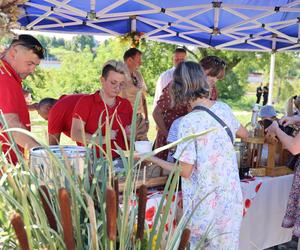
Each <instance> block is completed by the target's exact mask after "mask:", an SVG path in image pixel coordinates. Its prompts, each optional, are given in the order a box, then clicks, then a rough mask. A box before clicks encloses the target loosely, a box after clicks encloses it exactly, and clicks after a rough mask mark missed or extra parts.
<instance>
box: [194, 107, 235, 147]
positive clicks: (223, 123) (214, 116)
mask: <svg viewBox="0 0 300 250" xmlns="http://www.w3.org/2000/svg"><path fill="white" fill-rule="evenodd" d="M193 110H203V111H206V112H207V113H209V114H210V115H211V116H212V117H213V118H215V119H216V120H217V122H219V123H220V124H221V125H222V127H223V128H224V129H225V130H226V132H227V134H228V136H229V137H230V140H231V142H232V143H234V141H233V135H232V132H231V130H230V128H229V127H228V126H227V125H226V123H225V122H223V120H221V119H220V117H219V116H217V115H216V114H215V113H213V112H212V111H210V110H209V109H208V108H206V107H203V106H196V107H194V108H193Z"/></svg>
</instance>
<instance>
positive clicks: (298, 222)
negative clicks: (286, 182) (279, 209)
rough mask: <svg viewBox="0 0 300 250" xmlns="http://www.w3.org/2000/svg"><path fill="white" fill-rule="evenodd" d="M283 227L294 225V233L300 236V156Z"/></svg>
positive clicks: (296, 164)
mask: <svg viewBox="0 0 300 250" xmlns="http://www.w3.org/2000/svg"><path fill="white" fill-rule="evenodd" d="M282 227H284V228H291V227H293V235H295V236H296V237H297V238H300V157H298V159H297V162H296V163H295V175H294V179H293V184H292V189H291V192H290V195H289V200H288V204H287V208H286V212H285V216H284V218H283V222H282Z"/></svg>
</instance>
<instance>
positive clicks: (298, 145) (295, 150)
mask: <svg viewBox="0 0 300 250" xmlns="http://www.w3.org/2000/svg"><path fill="white" fill-rule="evenodd" d="M266 131H267V132H268V134H267V135H268V136H272V135H273V134H274V133H275V134H276V136H277V137H278V139H279V140H280V141H281V143H282V145H283V146H284V147H285V148H286V149H287V150H288V151H290V152H291V153H292V154H293V155H296V154H299V153H300V133H298V134H297V136H296V137H292V136H289V135H287V134H286V133H284V132H283V131H282V130H281V129H280V128H279V126H278V123H277V122H276V121H274V122H273V123H272V124H271V125H270V126H269V127H268V128H267V129H266Z"/></svg>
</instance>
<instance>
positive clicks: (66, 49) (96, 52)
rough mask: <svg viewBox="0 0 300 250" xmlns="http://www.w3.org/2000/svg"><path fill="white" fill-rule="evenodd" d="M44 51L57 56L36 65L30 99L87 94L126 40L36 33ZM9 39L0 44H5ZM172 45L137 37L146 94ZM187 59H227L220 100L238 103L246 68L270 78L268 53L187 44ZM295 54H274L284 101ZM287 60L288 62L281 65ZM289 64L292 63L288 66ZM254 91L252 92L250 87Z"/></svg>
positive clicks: (295, 74) (293, 83)
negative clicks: (46, 65) (51, 64)
mask: <svg viewBox="0 0 300 250" xmlns="http://www.w3.org/2000/svg"><path fill="white" fill-rule="evenodd" d="M37 38H38V39H39V40H40V41H41V43H42V44H43V46H44V47H45V48H46V49H47V56H48V57H50V58H58V59H59V60H60V62H61V68H59V69H39V70H37V72H36V74H35V75H34V76H33V77H32V78H31V79H28V80H26V81H25V85H26V87H27V88H28V89H32V90H33V96H34V97H35V99H36V100H37V99H40V98H44V97H46V96H50V97H58V96H60V95H61V94H70V93H75V92H84V93H91V92H93V91H95V90H96V89H98V88H99V84H100V83H99V75H100V73H101V72H100V71H101V68H102V65H103V64H104V63H105V62H106V61H107V60H110V59H117V60H123V54H124V52H125V51H126V50H127V49H128V48H129V47H130V43H129V42H126V41H124V40H122V39H120V38H110V39H108V40H105V41H104V42H102V43H100V44H99V45H98V47H96V42H95V40H94V38H93V37H92V36H85V35H79V36H75V37H74V38H73V39H72V40H70V41H64V40H63V39H57V38H53V37H52V38H51V37H46V36H41V35H38V37H37ZM8 43H9V40H8V39H2V41H1V44H5V45H7V44H8ZM176 47H177V46H176V45H172V44H166V43H160V42H155V41H144V40H141V42H140V47H139V49H140V50H141V51H142V52H143V57H142V60H143V64H142V66H141V71H142V74H143V76H144V79H145V82H146V85H147V87H148V93H149V95H151V96H152V95H154V92H155V85H156V81H157V79H158V77H159V75H160V74H161V73H162V72H164V71H165V70H167V69H169V68H170V67H172V52H173V51H174V49H175V48H176ZM186 49H187V50H188V51H189V54H188V58H189V60H196V61H200V60H201V58H203V57H205V56H207V55H216V56H219V57H221V58H223V59H224V60H225V61H226V62H227V65H228V66H227V69H226V73H227V76H226V78H225V79H224V80H223V81H220V82H219V83H218V88H219V96H220V97H221V98H222V99H224V100H235V101H238V100H239V99H240V98H241V97H242V96H243V95H244V94H245V92H246V91H247V89H248V87H247V85H248V83H247V78H248V74H249V73H250V72H259V73H262V74H263V75H264V78H265V81H264V83H265V84H266V83H267V82H268V78H269V70H270V53H262V52H240V51H223V50H211V49H203V48H192V47H188V48H186ZM298 54H299V53H296V52H286V53H276V67H275V70H276V72H275V83H274V100H275V101H276V102H283V101H284V100H286V99H287V98H288V97H289V96H291V95H294V94H297V89H299V87H300V86H299V85H300V84H299V82H298V81H297V79H298V78H299V74H300V71H299V68H300V63H299V58H298ZM286 62H289V63H286ZM291 65H292V67H291ZM251 91H253V90H251Z"/></svg>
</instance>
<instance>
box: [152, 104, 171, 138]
mask: <svg viewBox="0 0 300 250" xmlns="http://www.w3.org/2000/svg"><path fill="white" fill-rule="evenodd" d="M152 115H153V119H154V121H155V123H156V126H157V127H158V129H159V130H160V132H161V133H162V134H163V135H165V136H168V133H169V131H168V129H167V127H166V124H165V122H164V118H163V115H162V112H161V109H160V108H159V106H158V105H157V106H156V107H155V108H154V110H153V113H152Z"/></svg>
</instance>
